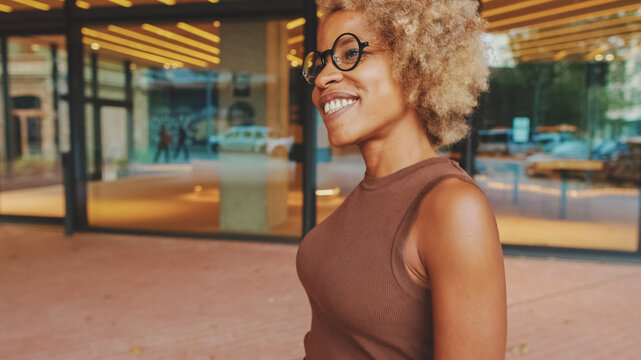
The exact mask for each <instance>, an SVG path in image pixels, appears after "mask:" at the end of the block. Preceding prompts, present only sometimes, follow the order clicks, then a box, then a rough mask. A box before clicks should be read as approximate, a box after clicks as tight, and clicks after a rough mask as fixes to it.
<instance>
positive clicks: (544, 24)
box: [488, 4, 641, 33]
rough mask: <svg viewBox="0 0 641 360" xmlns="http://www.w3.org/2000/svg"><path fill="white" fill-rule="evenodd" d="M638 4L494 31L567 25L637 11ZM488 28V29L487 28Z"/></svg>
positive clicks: (501, 31)
mask: <svg viewBox="0 0 641 360" xmlns="http://www.w3.org/2000/svg"><path fill="white" fill-rule="evenodd" d="M640 6H641V4H634V5H628V6H621V7H618V8H611V9H605V10H600V11H594V12H589V13H586V14H581V15H577V16H571V17H564V18H562V19H556V20H549V21H542V22H538V23H535V24H531V25H525V26H521V27H517V28H512V29H504V30H500V31H496V33H506V32H508V31H511V30H517V29H523V30H532V29H542V28H549V27H553V26H560V25H567V24H572V23H575V22H579V21H583V20H590V19H595V18H600V17H605V16H609V15H614V14H618V13H621V12H623V13H625V12H628V11H637V10H638V9H639V7H640ZM488 30H490V29H489V28H488ZM490 31H491V30H490Z"/></svg>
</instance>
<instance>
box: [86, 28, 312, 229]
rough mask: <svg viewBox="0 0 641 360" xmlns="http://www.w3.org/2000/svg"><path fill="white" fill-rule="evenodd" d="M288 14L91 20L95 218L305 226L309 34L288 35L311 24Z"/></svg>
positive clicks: (180, 224) (145, 225)
mask: <svg viewBox="0 0 641 360" xmlns="http://www.w3.org/2000/svg"><path fill="white" fill-rule="evenodd" d="M288 23H289V21H266V22H228V23H222V24H221V23H220V22H219V21H211V22H173V23H158V24H148V23H144V24H137V25H131V24H129V25H120V24H110V25H106V26H102V27H96V26H92V27H87V28H83V30H82V33H83V35H84V37H83V43H84V44H85V46H86V48H85V49H86V52H87V58H88V59H89V60H88V65H89V66H90V67H91V66H95V67H97V77H96V78H97V81H98V83H97V87H98V89H97V94H98V97H97V99H96V100H95V101H94V100H91V102H92V105H91V106H97V107H98V109H99V110H93V109H92V110H88V112H91V114H92V115H91V116H92V117H88V118H87V122H88V128H87V134H88V140H87V150H88V151H87V153H88V154H90V153H93V154H94V155H93V158H92V157H91V156H89V157H88V161H89V163H88V165H89V167H88V172H89V174H91V171H94V173H95V175H94V176H90V177H91V179H92V180H93V181H92V182H91V183H90V184H89V199H88V214H89V223H90V225H93V226H100V227H112V228H126V229H147V230H164V231H180V232H203V233H214V232H242V233H260V234H267V235H279V236H292V237H298V236H300V233H301V224H302V218H301V208H302V192H301V179H300V176H299V175H298V174H299V173H300V172H301V170H300V168H301V164H300V163H298V162H296V161H294V160H295V157H294V156H293V155H292V153H293V148H294V143H295V142H298V143H300V141H301V140H302V130H301V126H300V122H299V119H300V116H299V115H298V111H299V110H298V98H297V97H296V96H297V95H295V93H296V91H297V89H296V88H294V86H296V85H292V84H295V83H296V80H298V77H297V74H298V72H299V71H300V70H299V66H300V63H301V62H302V61H301V62H298V60H297V57H296V55H295V54H300V53H302V40H301V41H299V40H298V39H295V41H293V42H290V41H289V40H288V39H290V38H292V37H296V36H300V35H302V27H301V26H297V27H296V28H292V29H288V28H287V25H288ZM92 61H93V62H92ZM127 64H128V65H127ZM127 79H130V80H127ZM127 84H129V85H127ZM87 86H88V87H91V86H92V83H91V82H88V83H87ZM127 86H130V88H129V89H128V88H127ZM90 93H93V92H90ZM111 94H113V96H110V95H111ZM127 94H131V97H130V98H129V97H128V96H129V95H127ZM107 100H108V101H107ZM89 123H91V125H89ZM90 133H91V134H90ZM296 137H298V138H296ZM295 139H296V141H295Z"/></svg>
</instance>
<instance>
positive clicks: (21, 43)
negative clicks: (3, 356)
mask: <svg viewBox="0 0 641 360" xmlns="http://www.w3.org/2000/svg"><path fill="white" fill-rule="evenodd" d="M7 45H8V46H7V47H8V64H7V67H8V74H7V78H6V80H7V81H8V85H9V96H8V100H9V104H8V105H9V109H10V114H9V115H10V116H9V119H5V118H4V112H3V113H2V114H3V116H2V118H3V119H2V133H1V134H2V136H1V137H0V148H2V150H0V153H1V154H2V159H3V161H2V163H1V164H2V166H1V167H0V214H3V215H25V216H46V217H63V216H64V213H65V211H64V190H63V186H62V166H61V161H60V159H61V158H60V153H61V151H64V150H65V147H66V146H67V145H68V141H67V139H66V136H67V135H68V125H67V124H68V121H67V119H66V118H64V114H61V111H60V108H61V103H62V101H61V99H60V96H58V94H59V92H58V91H55V90H56V89H58V83H59V82H61V81H62V82H64V81H65V74H66V71H65V64H64V63H61V62H60V60H61V59H63V58H64V56H63V54H62V51H63V50H61V49H64V46H65V44H64V37H62V36H51V35H48V36H25V37H17V36H16V37H8V44H7ZM3 80H5V79H3ZM3 99H4V97H3ZM3 102H4V101H3ZM6 105H7V104H2V106H3V107H4V106H6ZM61 115H62V116H61Z"/></svg>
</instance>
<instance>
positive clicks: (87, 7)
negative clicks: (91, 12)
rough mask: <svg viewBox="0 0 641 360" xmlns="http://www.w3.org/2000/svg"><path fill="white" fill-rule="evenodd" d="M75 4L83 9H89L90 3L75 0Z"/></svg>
mask: <svg viewBox="0 0 641 360" xmlns="http://www.w3.org/2000/svg"><path fill="white" fill-rule="evenodd" d="M76 6H77V7H79V8H81V9H85V10H86V9H89V8H90V7H91V4H89V3H88V2H86V1H82V0H76Z"/></svg>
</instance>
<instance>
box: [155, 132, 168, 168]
mask: <svg viewBox="0 0 641 360" xmlns="http://www.w3.org/2000/svg"><path fill="white" fill-rule="evenodd" d="M169 144H171V135H169V132H168V131H167V128H165V125H163V126H161V127H160V131H159V132H158V149H157V150H156V156H154V162H158V158H159V157H160V153H161V152H164V153H165V162H169Z"/></svg>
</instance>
